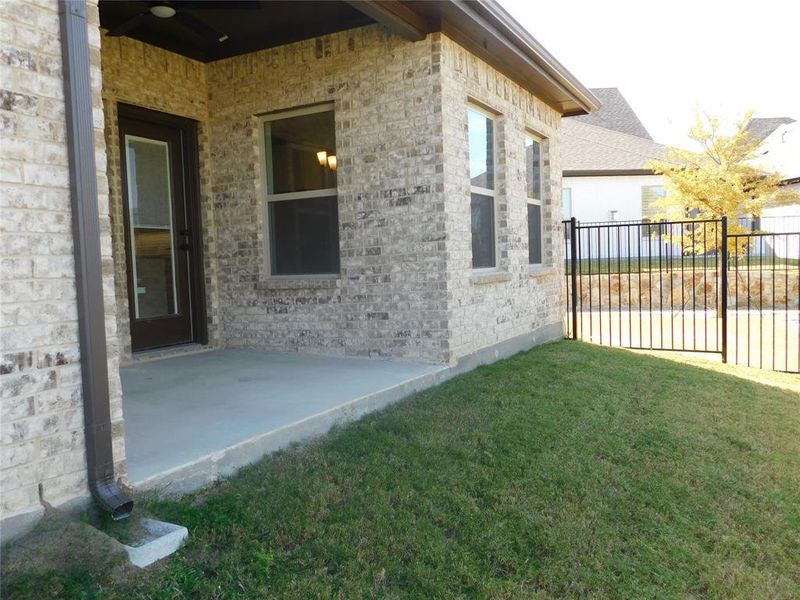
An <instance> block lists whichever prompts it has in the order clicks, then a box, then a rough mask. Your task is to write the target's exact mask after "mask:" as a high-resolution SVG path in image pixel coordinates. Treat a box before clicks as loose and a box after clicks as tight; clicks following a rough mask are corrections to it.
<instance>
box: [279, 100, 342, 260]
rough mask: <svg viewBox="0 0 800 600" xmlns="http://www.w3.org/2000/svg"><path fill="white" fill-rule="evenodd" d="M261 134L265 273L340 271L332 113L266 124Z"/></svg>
mask: <svg viewBox="0 0 800 600" xmlns="http://www.w3.org/2000/svg"><path fill="white" fill-rule="evenodd" d="M264 136H265V140H264V147H265V150H266V161H267V165H266V171H267V205H268V212H267V217H268V223H269V244H270V249H269V250H270V272H271V273H272V274H273V275H322V274H337V273H339V216H338V202H337V197H336V195H335V194H336V169H337V167H338V164H337V156H336V140H335V134H334V116H333V111H332V110H329V109H325V110H323V111H322V112H319V111H316V112H311V113H309V114H302V115H295V116H291V117H287V118H283V119H281V118H275V119H270V120H267V121H266V122H265V123H264Z"/></svg>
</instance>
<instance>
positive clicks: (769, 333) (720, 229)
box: [564, 218, 800, 372]
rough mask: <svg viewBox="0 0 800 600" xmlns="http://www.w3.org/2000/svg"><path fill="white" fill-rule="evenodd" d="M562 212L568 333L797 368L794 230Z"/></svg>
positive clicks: (799, 282)
mask: <svg viewBox="0 0 800 600" xmlns="http://www.w3.org/2000/svg"><path fill="white" fill-rule="evenodd" d="M728 229H729V228H728V223H727V220H726V219H724V218H723V219H711V220H686V221H660V222H650V221H622V222H608V223H579V222H577V221H576V220H575V219H571V220H569V221H564V239H565V246H566V252H565V254H566V257H567V264H566V287H567V309H568V310H567V319H566V321H567V323H566V331H567V336H568V337H570V338H573V339H582V340H587V341H593V342H596V343H599V344H605V345H609V346H620V347H626V348H636V349H647V350H672V351H688V352H711V353H719V354H721V355H722V359H723V361H731V362H736V363H739V364H746V365H749V366H757V367H763V368H771V369H775V370H781V371H790V372H800V287H799V286H800V231H798V232H764V231H758V232H746V233H742V232H741V231H742V229H739V228H736V231H737V232H736V233H732V232H731V233H729V231H728Z"/></svg>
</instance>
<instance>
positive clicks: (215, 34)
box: [106, 0, 261, 43]
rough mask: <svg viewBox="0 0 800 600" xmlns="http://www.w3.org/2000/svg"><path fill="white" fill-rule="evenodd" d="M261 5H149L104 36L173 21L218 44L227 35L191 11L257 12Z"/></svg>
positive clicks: (208, 0) (232, 1) (230, 1)
mask: <svg viewBox="0 0 800 600" xmlns="http://www.w3.org/2000/svg"><path fill="white" fill-rule="evenodd" d="M260 9H261V6H260V2H253V1H248V0H244V1H237V0H227V1H224V2H221V1H215V0H205V1H202V2H200V1H184V2H181V3H179V4H178V3H172V2H151V3H150V7H149V8H148V9H147V10H146V11H144V12H141V13H139V14H138V15H135V16H133V17H131V18H130V19H128V20H126V21H123V22H122V23H120V24H119V25H117V26H116V27H112V28H111V29H109V30H108V32H107V33H106V35H107V36H110V37H116V36H121V35H127V34H129V33H130V32H132V31H133V30H135V29H138V28H139V27H141V26H142V25H146V24H147V23H152V22H153V20H154V19H164V20H166V19H175V21H177V22H178V23H180V24H181V25H183V26H184V27H186V28H187V29H190V30H191V31H193V32H194V33H195V34H197V35H199V36H201V37H203V38H206V39H208V40H213V41H214V42H217V43H221V42H224V41H225V40H227V39H228V35H227V34H226V33H223V32H220V31H217V30H216V29H214V28H213V27H212V26H211V25H209V24H208V23H206V22H205V21H204V20H202V19H200V18H199V17H196V16H195V15H194V14H192V12H190V11H203V10H216V11H221V10H238V11H242V10H260Z"/></svg>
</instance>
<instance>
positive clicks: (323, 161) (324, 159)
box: [317, 150, 328, 167]
mask: <svg viewBox="0 0 800 600" xmlns="http://www.w3.org/2000/svg"><path fill="white" fill-rule="evenodd" d="M317 160H318V161H319V166H320V167H325V166H327V165H328V153H327V152H325V150H320V151H319V152H317Z"/></svg>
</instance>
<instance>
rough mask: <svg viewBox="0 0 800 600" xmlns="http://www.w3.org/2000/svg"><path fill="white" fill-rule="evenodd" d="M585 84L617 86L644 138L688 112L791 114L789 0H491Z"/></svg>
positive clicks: (660, 135)
mask: <svg viewBox="0 0 800 600" xmlns="http://www.w3.org/2000/svg"><path fill="white" fill-rule="evenodd" d="M500 3H501V4H502V6H503V7H504V8H505V9H506V10H507V11H508V12H509V13H511V15H512V16H513V17H514V18H515V19H516V20H517V21H519V22H520V23H521V24H522V25H523V26H524V27H525V28H526V29H527V30H528V31H529V32H530V33H531V34H533V37H535V38H536V39H537V40H538V41H539V42H540V43H541V44H542V45H544V47H545V48H547V50H548V51H549V52H550V53H551V54H553V55H554V56H555V57H556V59H557V60H558V61H559V62H561V63H562V64H563V65H564V66H565V67H566V68H567V69H568V70H569V71H570V72H572V74H573V75H575V76H576V77H577V78H578V79H579V80H580V81H581V83H583V84H584V85H586V86H587V87H617V88H619V89H620V90H621V91H622V93H623V95H624V96H625V97H626V98H627V100H628V102H629V103H630V104H631V106H632V107H633V109H634V110H635V111H636V113H637V114H638V115H639V118H640V119H641V120H642V122H643V123H644V125H645V127H646V128H647V129H648V131H650V134H651V135H652V136H653V138H654V139H655V140H656V141H658V142H661V143H664V144H669V145H673V146H683V147H691V142H690V140H689V139H688V137H687V136H686V132H687V131H688V129H689V127H690V126H691V124H692V123H693V121H694V115H695V114H696V111H698V110H700V111H703V112H706V113H710V114H714V115H717V116H719V117H721V118H722V119H723V121H724V122H728V123H732V122H734V121H735V120H737V119H738V118H740V117H741V116H742V115H743V114H744V113H745V112H746V111H748V110H753V111H755V113H756V116H761V117H783V116H788V117H792V118H794V119H797V120H800V1H798V0H791V1H790V0H760V1H749V2H745V1H742V0H727V1H720V0H693V1H687V0H668V1H663V0H662V1H661V2H655V1H652V0H650V1H648V0H639V1H638V2H634V1H630V0H604V1H602V2H598V1H597V0H591V1H587V0H572V1H570V2H564V1H562V0H547V1H544V0H500Z"/></svg>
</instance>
